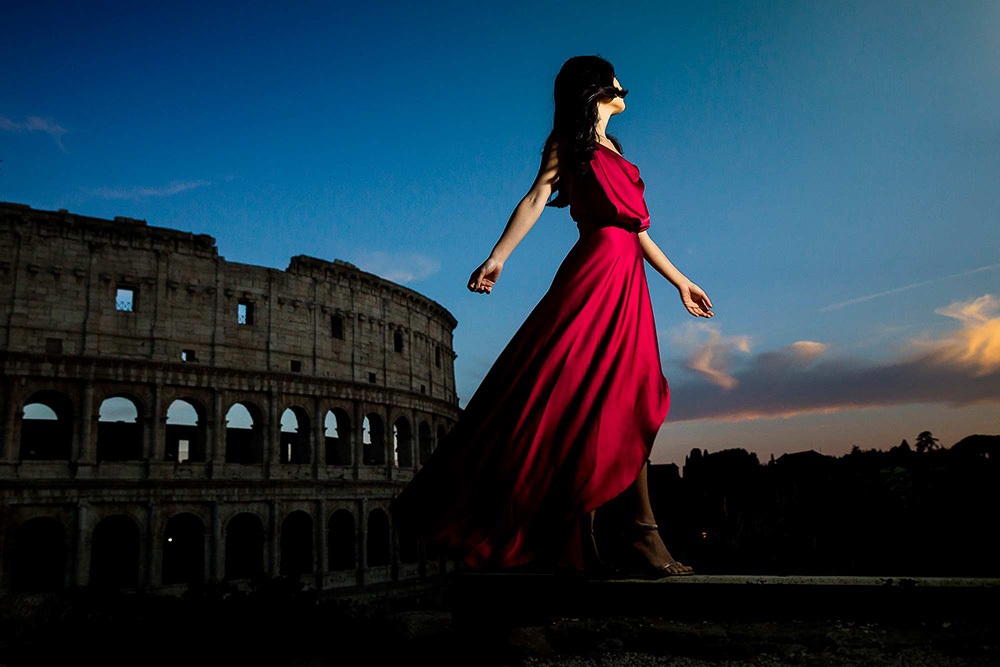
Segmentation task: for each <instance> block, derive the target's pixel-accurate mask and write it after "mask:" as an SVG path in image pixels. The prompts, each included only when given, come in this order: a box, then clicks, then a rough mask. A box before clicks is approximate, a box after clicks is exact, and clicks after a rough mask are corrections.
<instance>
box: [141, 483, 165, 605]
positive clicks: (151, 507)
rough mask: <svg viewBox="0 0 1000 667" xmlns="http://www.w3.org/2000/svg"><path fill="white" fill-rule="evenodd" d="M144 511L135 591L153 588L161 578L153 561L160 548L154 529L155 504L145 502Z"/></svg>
mask: <svg viewBox="0 0 1000 667" xmlns="http://www.w3.org/2000/svg"><path fill="white" fill-rule="evenodd" d="M145 509H146V525H145V529H144V530H143V531H142V532H143V533H145V537H146V539H144V540H140V542H139V563H140V564H141V567H140V568H139V581H138V582H137V583H138V587H137V589H138V590H140V591H145V590H148V589H150V588H155V587H156V586H157V585H158V584H159V582H160V581H161V578H160V577H159V576H158V575H159V568H158V567H155V565H154V561H155V560H157V559H156V558H155V554H156V553H157V550H158V549H159V548H161V547H160V544H161V542H160V539H159V535H157V531H156V529H155V528H154V526H155V525H156V518H157V511H156V503H155V502H153V501H152V500H149V501H146V507H145Z"/></svg>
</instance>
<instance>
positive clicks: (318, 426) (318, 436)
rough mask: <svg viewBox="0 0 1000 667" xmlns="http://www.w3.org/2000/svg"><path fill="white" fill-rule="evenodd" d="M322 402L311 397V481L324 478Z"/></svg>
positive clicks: (324, 437) (324, 438)
mask: <svg viewBox="0 0 1000 667" xmlns="http://www.w3.org/2000/svg"><path fill="white" fill-rule="evenodd" d="M321 405H322V402H321V401H320V400H319V396H314V397H313V443H312V445H313V446H312V476H313V479H323V478H325V477H326V475H325V474H323V473H325V472H326V424H325V423H324V417H325V416H326V415H325V414H323V413H322V412H321Z"/></svg>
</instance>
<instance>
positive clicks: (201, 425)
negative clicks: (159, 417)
mask: <svg viewBox="0 0 1000 667" xmlns="http://www.w3.org/2000/svg"><path fill="white" fill-rule="evenodd" d="M207 442H208V411H207V410H206V409H205V407H204V406H203V405H202V404H201V403H200V402H199V401H197V400H195V399H193V398H189V397H187V396H184V397H178V398H175V399H174V400H173V401H171V403H170V406H169V407H168V408H167V421H166V430H165V431H164V450H165V452H164V455H165V459H166V460H167V461H174V462H175V463H184V462H185V461H190V462H192V463H194V462H198V463H202V462H204V461H206V460H207V459H206V456H207V451H206V449H207V448H206V443H207Z"/></svg>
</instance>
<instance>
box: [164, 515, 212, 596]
mask: <svg viewBox="0 0 1000 667" xmlns="http://www.w3.org/2000/svg"><path fill="white" fill-rule="evenodd" d="M204 580H205V524H204V523H203V522H202V520H201V518H199V517H198V516H197V515H194V514H191V513H190V512H183V513H181V514H177V515H175V516H172V517H170V520H169V521H167V527H166V530H165V531H164V533H163V583H164V584H200V583H202V582H204Z"/></svg>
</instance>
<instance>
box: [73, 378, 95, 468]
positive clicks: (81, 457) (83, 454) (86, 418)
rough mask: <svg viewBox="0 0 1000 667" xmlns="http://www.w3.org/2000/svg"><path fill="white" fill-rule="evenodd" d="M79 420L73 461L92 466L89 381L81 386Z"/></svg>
mask: <svg viewBox="0 0 1000 667" xmlns="http://www.w3.org/2000/svg"><path fill="white" fill-rule="evenodd" d="M79 418H80V422H79V424H80V428H78V429H76V431H77V433H79V436H78V437H77V438H76V439H75V441H76V444H75V446H74V452H73V460H74V461H76V462H77V463H79V464H81V465H94V464H95V463H96V462H97V452H96V451H95V449H96V448H95V445H96V443H95V436H94V383H93V382H91V381H90V380H87V381H86V382H84V384H83V391H82V393H81V398H80V417H79Z"/></svg>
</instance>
